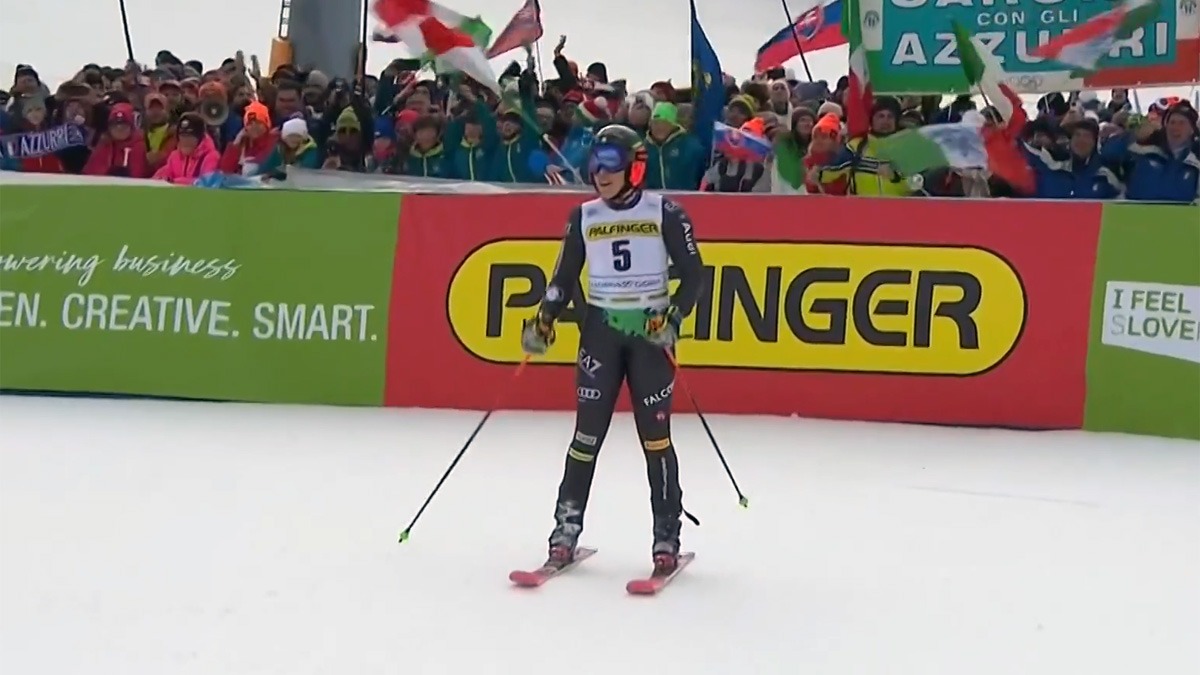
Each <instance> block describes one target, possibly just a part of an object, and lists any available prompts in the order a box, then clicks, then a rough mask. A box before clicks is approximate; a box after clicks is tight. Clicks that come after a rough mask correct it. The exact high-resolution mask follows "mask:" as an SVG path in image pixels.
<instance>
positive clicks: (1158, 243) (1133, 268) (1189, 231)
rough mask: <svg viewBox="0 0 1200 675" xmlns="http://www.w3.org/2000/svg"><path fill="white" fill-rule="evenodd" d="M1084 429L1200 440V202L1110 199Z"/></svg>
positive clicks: (1098, 257) (1098, 263)
mask: <svg viewBox="0 0 1200 675" xmlns="http://www.w3.org/2000/svg"><path fill="white" fill-rule="evenodd" d="M1092 296H1093V297H1092V326H1091V338H1090V340H1089V345H1088V361H1087V364H1088V365H1087V378H1088V388H1087V403H1086V406H1085V415H1084V428H1086V429H1091V430H1093V431H1123V432H1127V433H1137V434H1154V435H1158V436H1177V437H1182V438H1195V439H1200V209H1197V208H1196V207H1194V206H1165V205H1164V206H1155V205H1146V204H1105V205H1104V211H1103V216H1102V221H1101V226H1100V245H1099V248H1098V250H1097V255H1096V278H1095V283H1094V285H1093V290H1092Z"/></svg>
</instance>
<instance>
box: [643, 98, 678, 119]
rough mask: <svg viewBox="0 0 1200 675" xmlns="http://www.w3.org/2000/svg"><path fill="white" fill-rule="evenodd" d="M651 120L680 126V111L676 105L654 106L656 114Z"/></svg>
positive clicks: (657, 104)
mask: <svg viewBox="0 0 1200 675" xmlns="http://www.w3.org/2000/svg"><path fill="white" fill-rule="evenodd" d="M650 119H651V120H652V121H653V120H660V121H663V122H670V123H671V124H679V109H678V108H676V107H675V104H674V103H667V102H665V101H664V102H661V103H656V104H655V105H654V112H653V113H651V114H650Z"/></svg>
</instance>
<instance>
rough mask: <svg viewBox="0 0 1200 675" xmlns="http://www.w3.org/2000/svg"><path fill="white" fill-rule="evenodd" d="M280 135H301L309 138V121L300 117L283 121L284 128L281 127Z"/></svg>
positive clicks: (285, 136)
mask: <svg viewBox="0 0 1200 675" xmlns="http://www.w3.org/2000/svg"><path fill="white" fill-rule="evenodd" d="M280 135H281V136H283V137H284V138H287V137H288V136H301V137H303V138H308V122H305V121H304V120H302V119H299V118H293V119H290V120H288V121H286V122H284V123H283V128H282V129H280Z"/></svg>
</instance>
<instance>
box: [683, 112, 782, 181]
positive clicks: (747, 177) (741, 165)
mask: <svg viewBox="0 0 1200 675" xmlns="http://www.w3.org/2000/svg"><path fill="white" fill-rule="evenodd" d="M741 131H742V133H744V134H753V135H755V136H758V137H760V138H766V136H767V132H766V128H765V122H763V120H762V119H761V118H758V117H756V118H754V119H752V120H750V121H749V122H746V123H745V124H743V125H742V128H741ZM766 173H767V169H766V165H765V164H764V163H763V162H750V161H746V160H743V159H737V158H735V157H730V156H728V155H727V154H725V153H721V154H719V155H718V156H717V160H716V161H715V162H713V164H712V166H711V167H709V169H708V171H707V172H706V173H705V174H704V178H703V179H702V180H701V181H700V190H701V191H703V192H770V189H771V179H770V178H767V177H766Z"/></svg>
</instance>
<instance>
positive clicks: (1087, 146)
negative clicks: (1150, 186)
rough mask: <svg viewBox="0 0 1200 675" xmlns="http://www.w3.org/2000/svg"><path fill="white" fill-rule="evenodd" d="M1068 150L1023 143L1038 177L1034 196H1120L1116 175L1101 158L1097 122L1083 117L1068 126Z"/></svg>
mask: <svg viewBox="0 0 1200 675" xmlns="http://www.w3.org/2000/svg"><path fill="white" fill-rule="evenodd" d="M1068 131H1069V132H1070V135H1071V136H1070V138H1071V140H1070V144H1069V149H1068V150H1067V151H1065V152H1061V151H1057V150H1051V149H1041V150H1034V149H1032V148H1030V147H1029V146H1025V145H1024V144H1022V146H1023V147H1024V149H1025V154H1026V156H1027V157H1028V160H1029V165H1030V167H1032V168H1033V173H1034V176H1035V177H1036V179H1037V192H1036V193H1035V194H1036V196H1037V197H1040V198H1042V199H1116V198H1117V197H1119V196H1120V195H1121V183H1120V181H1118V180H1117V176H1116V175H1115V174H1114V173H1113V172H1112V170H1110V169H1109V168H1108V167H1106V166H1104V163H1103V162H1102V161H1101V160H1100V153H1099V151H1098V145H1097V142H1098V139H1099V136H1100V125H1098V124H1096V122H1095V121H1094V120H1090V119H1084V120H1083V121H1080V122H1076V123H1075V124H1073V125H1071V126H1070V127H1068Z"/></svg>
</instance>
